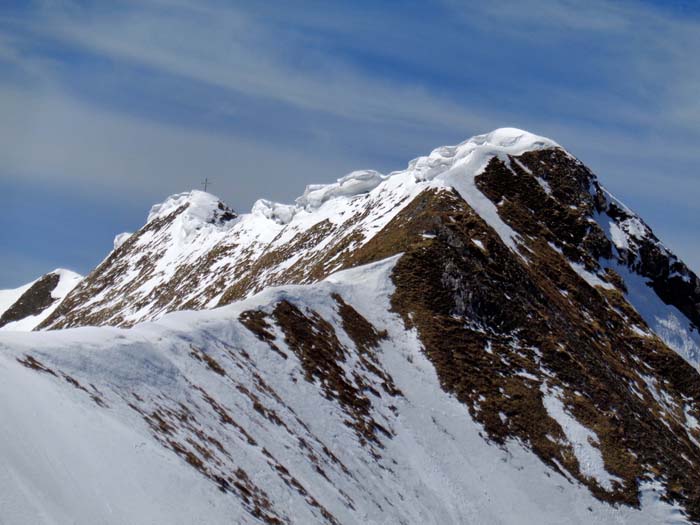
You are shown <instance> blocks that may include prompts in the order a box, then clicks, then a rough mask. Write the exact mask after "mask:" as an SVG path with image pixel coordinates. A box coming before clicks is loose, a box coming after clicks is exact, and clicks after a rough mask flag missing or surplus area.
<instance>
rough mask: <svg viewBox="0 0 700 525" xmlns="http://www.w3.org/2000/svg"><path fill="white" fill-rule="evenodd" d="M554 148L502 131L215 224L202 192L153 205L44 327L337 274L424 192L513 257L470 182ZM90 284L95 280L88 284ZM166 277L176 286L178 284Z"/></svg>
mask: <svg viewBox="0 0 700 525" xmlns="http://www.w3.org/2000/svg"><path fill="white" fill-rule="evenodd" d="M554 147H558V145H557V144H556V143H555V142H553V141H550V140H549V139H545V138H543V137H539V136H537V135H533V134H530V133H528V132H525V131H522V130H518V129H514V128H502V129H498V130H495V131H493V132H491V133H489V134H486V135H479V136H476V137H474V138H472V139H469V140H467V141H465V142H463V143H462V144H460V145H457V146H450V147H442V148H438V149H436V150H434V151H433V152H432V153H431V154H430V155H428V156H427V157H420V158H418V159H415V160H413V161H411V162H410V163H409V166H408V168H407V169H406V170H403V171H397V172H393V173H391V174H389V175H382V174H380V173H378V172H376V171H372V170H362V171H355V172H353V173H350V174H348V175H346V176H344V177H342V178H340V179H338V182H336V183H334V184H327V185H311V186H308V187H307V188H306V191H305V192H304V194H303V195H302V196H301V197H299V198H298V199H297V200H296V204H295V205H288V204H280V203H274V202H271V201H267V200H259V201H257V202H256V203H255V205H254V206H253V210H252V212H251V213H248V214H242V215H240V216H238V217H237V218H235V220H232V219H233V218H234V216H235V215H229V216H228V217H227V218H228V219H229V220H227V221H221V220H220V218H221V217H222V216H224V215H223V214H224V211H225V210H228V207H227V206H226V205H224V204H223V203H222V202H221V201H220V200H219V199H218V198H217V197H215V196H213V195H210V194H207V193H204V192H201V191H192V192H187V193H181V194H177V195H173V196H171V197H169V198H168V199H166V200H165V201H164V202H163V203H161V204H157V205H155V206H153V208H152V209H151V212H150V213H149V215H148V220H147V223H146V225H145V226H144V227H143V228H142V229H141V230H140V231H139V232H137V233H136V234H134V235H132V236H130V237H128V238H126V239H125V238H120V243H119V244H118V248H119V251H116V249H115V252H113V253H112V254H110V256H109V257H108V258H107V259H106V260H105V261H104V262H103V264H102V265H100V267H98V268H97V270H96V271H95V272H94V273H93V276H91V277H90V278H88V280H87V281H86V282H85V283H84V285H83V287H81V288H79V289H77V290H76V292H75V297H73V298H72V299H75V301H69V303H68V304H69V306H70V308H68V307H67V308H66V313H68V312H69V311H70V310H73V315H72V316H71V317H72V318H73V319H74V320H71V319H67V320H64V319H61V315H57V316H55V317H54V318H51V319H50V320H49V323H48V324H47V325H46V326H45V327H65V326H75V325H76V324H78V323H80V324H85V321H84V320H83V321H79V320H78V319H84V317H85V316H84V315H83V314H84V313H85V312H86V310H89V311H90V312H91V313H92V314H93V315H92V316H91V318H90V320H89V321H88V324H121V325H131V324H133V323H135V322H139V321H144V320H153V319H157V318H158V317H160V316H161V315H163V314H164V313H166V312H168V311H172V310H175V309H179V308H182V307H183V306H186V307H187V308H202V307H211V306H215V305H216V304H218V303H219V301H221V300H222V298H225V299H226V298H227V296H226V295H225V292H226V291H227V288H228V289H229V290H230V289H232V288H236V287H239V286H245V290H244V293H243V295H245V294H251V293H255V292H257V291H260V290H262V289H263V288H264V287H265V286H270V285H277V284H284V283H286V282H309V279H310V276H309V275H308V274H309V272H310V271H311V269H314V271H315V273H321V274H322V275H327V274H328V273H330V272H332V271H334V270H337V269H340V268H342V260H343V257H344V256H345V255H346V254H349V253H350V252H352V251H356V250H357V249H358V248H360V247H361V246H363V245H364V244H366V243H367V242H368V241H369V240H370V239H371V238H372V237H373V236H374V235H375V234H376V233H377V232H379V231H380V230H381V229H382V228H383V227H384V226H386V225H387V224H388V223H389V222H390V221H391V219H392V218H394V217H395V216H396V215H397V214H398V213H399V212H400V211H401V210H402V209H403V208H404V207H405V206H406V205H408V204H409V203H410V202H411V201H412V199H413V198H414V197H415V196H416V195H418V194H419V193H420V192H422V191H425V190H428V189H430V188H449V187H454V188H456V189H457V191H459V192H460V194H461V195H462V196H463V198H464V199H465V200H467V202H468V203H469V204H470V205H472V206H473V207H474V209H475V210H476V211H477V212H478V213H480V214H481V215H482V216H483V217H484V218H485V219H486V220H487V222H489V224H491V225H492V226H493V227H494V228H495V229H496V231H498V232H499V234H500V235H501V237H502V238H503V239H504V242H506V243H507V244H508V246H509V247H511V249H513V250H517V243H518V235H517V234H516V233H515V232H514V231H513V230H512V229H510V228H509V227H508V226H506V225H505V224H504V223H503V221H502V220H501V219H500V217H499V216H498V212H497V210H496V207H495V206H494V204H493V203H491V202H490V201H489V200H488V199H487V198H486V197H485V196H484V195H483V194H482V193H481V192H480V191H479V190H478V189H477V188H476V187H475V185H474V177H476V176H477V175H478V174H479V172H480V171H481V170H483V168H484V167H485V165H486V164H487V163H488V161H489V159H491V158H493V157H499V158H507V156H508V155H518V154H521V153H522V152H524V151H535V150H539V149H546V148H554ZM438 175H439V176H438ZM222 210H223V211H222ZM161 223H163V224H161ZM350 239H352V242H351V243H349V242H348V241H349V240H350ZM302 241H303V242H302ZM115 246H117V244H115ZM333 250H338V253H337V254H336V255H335V257H334V258H333V259H332V260H326V261H323V262H322V264H321V265H322V268H313V266H312V265H310V264H309V261H311V260H313V259H314V258H316V259H318V258H320V257H322V256H323V255H324V254H327V253H329V252H333ZM126 252H128V253H126ZM213 254H215V256H213ZM277 254H279V255H277ZM265 257H267V258H268V259H269V260H270V262H271V264H270V265H268V266H267V267H265V268H256V272H255V275H252V274H250V273H246V272H245V271H242V270H243V269H244V268H246V267H252V266H253V264H254V261H256V260H260V259H261V258H263V259H264V258H265ZM277 257H279V258H280V260H279V261H276V259H277ZM97 274H101V275H97ZM107 276H109V277H107ZM93 277H94V278H99V277H103V279H102V280H101V282H99V283H93V282H92V281H93ZM174 278H180V279H182V285H180V284H178V283H177V282H173V279H174ZM91 284H93V286H91ZM173 286H175V287H176V288H177V293H175V291H172V292H171V290H168V293H167V297H164V296H163V294H162V293H159V290H160V289H162V288H168V289H170V288H172V287H173ZM79 295H80V296H81V297H79ZM237 297H240V295H236V298H237ZM226 300H228V299H226ZM81 303H82V304H81ZM134 304H138V305H141V306H140V307H138V308H134V307H133V305H134ZM98 311H99V313H98ZM60 313H62V312H59V314H60Z"/></svg>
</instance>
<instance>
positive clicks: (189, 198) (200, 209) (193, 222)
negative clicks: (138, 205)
mask: <svg viewBox="0 0 700 525" xmlns="http://www.w3.org/2000/svg"><path fill="white" fill-rule="evenodd" d="M180 209H183V211H182V213H181V214H180V215H179V219H180V221H181V222H182V223H183V225H187V226H189V227H190V228H196V227H198V226H201V225H203V224H221V223H225V222H227V221H230V220H231V219H234V218H235V217H236V214H235V212H234V211H233V210H231V209H230V208H229V207H228V206H226V205H225V204H224V203H223V202H222V201H221V199H219V198H218V197H217V196H215V195H212V194H211V193H207V192H205V191H200V190H192V191H188V192H184V193H177V194H175V195H171V196H170V197H168V198H167V199H165V200H164V201H163V202H162V203H160V204H155V205H153V206H152V207H151V211H150V212H149V213H148V218H147V219H146V224H148V223H151V222H153V221H155V220H157V219H164V218H166V217H168V216H169V215H170V214H172V213H174V212H176V211H178V210H180Z"/></svg>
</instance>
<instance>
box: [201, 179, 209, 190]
mask: <svg viewBox="0 0 700 525" xmlns="http://www.w3.org/2000/svg"><path fill="white" fill-rule="evenodd" d="M210 184H211V181H210V180H209V179H208V178H207V179H204V181H203V182H202V186H204V191H207V188H208V187H209V185H210Z"/></svg>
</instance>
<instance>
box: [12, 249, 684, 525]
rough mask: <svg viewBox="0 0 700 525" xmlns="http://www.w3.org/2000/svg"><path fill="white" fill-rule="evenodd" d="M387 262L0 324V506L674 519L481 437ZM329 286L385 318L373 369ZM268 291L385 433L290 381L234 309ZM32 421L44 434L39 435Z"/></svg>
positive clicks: (86, 515) (16, 510) (94, 516)
mask: <svg viewBox="0 0 700 525" xmlns="http://www.w3.org/2000/svg"><path fill="white" fill-rule="evenodd" d="M396 260H397V258H396V257H394V258H392V259H390V260H387V261H383V262H380V263H377V264H373V265H369V266H365V267H359V268H356V269H353V270H348V271H344V272H340V273H337V274H334V275H332V276H331V277H329V278H328V279H327V280H325V281H324V282H321V283H317V284H315V285H313V286H288V287H283V288H278V289H269V290H266V291H265V292H263V293H261V294H259V295H256V296H254V297H251V298H250V299H247V300H245V301H243V302H240V303H235V304H232V305H230V306H227V307H224V308H220V309H217V310H212V311H205V312H198V313H195V312H181V313H175V314H171V315H168V316H166V317H164V318H163V319H162V320H161V321H159V322H157V323H152V324H143V325H140V326H138V327H135V328H132V329H129V330H123V329H115V328H82V329H75V330H65V331H59V332H52V333H32V334H19V333H17V334H3V335H2V336H0V378H1V380H0V406H2V409H3V413H4V414H6V415H9V417H10V418H11V420H12V421H13V425H3V428H2V430H0V455H2V460H3V464H4V465H6V468H5V469H3V473H2V474H0V489H1V490H0V503H1V504H2V507H3V509H4V511H3V518H4V519H6V520H8V522H9V523H27V522H31V523H36V524H43V523H55V522H56V521H58V522H64V521H66V520H70V521H71V522H76V523H81V524H82V523H86V524H87V523H105V524H111V523H114V524H121V523H135V522H143V521H144V520H146V521H149V522H151V521H152V522H157V523H183V524H184V523H191V522H193V521H199V522H206V523H229V522H231V521H232V520H233V521H235V522H236V523H251V524H252V523H259V522H260V521H259V519H262V520H263V521H265V522H268V523H273V522H275V521H274V520H279V521H280V522H283V523H286V522H290V523H343V524H346V523H347V524H349V523H359V522H362V523H434V524H450V523H454V524H457V523H494V524H521V523H525V522H527V523H544V522H546V523H564V522H566V523H582V524H583V523H586V524H587V523H612V522H615V523H630V524H633V523H634V524H645V523H649V524H651V523H684V522H685V520H684V518H683V514H682V512H681V510H680V509H679V508H678V507H675V506H673V505H671V504H668V503H665V502H664V501H662V500H661V499H660V498H659V497H658V495H660V494H663V488H662V487H660V486H659V487H656V489H655V490H656V491H657V492H654V489H652V488H651V487H647V486H644V488H643V489H642V494H641V500H642V506H641V508H640V509H634V508H630V507H612V506H609V505H607V504H605V503H602V502H600V501H598V500H596V499H595V498H593V497H592V496H591V494H590V493H589V492H588V490H587V489H586V488H584V487H583V486H581V485H579V484H577V483H571V482H570V481H569V480H567V479H566V478H565V477H564V476H562V475H561V474H559V473H557V472H555V471H554V470H551V469H549V468H547V467H545V466H544V465H543V464H542V463H541V462H540V461H539V460H538V459H537V458H536V457H535V456H534V455H533V454H532V453H530V452H528V451H527V450H526V449H524V448H523V447H522V446H521V445H520V444H519V443H517V442H515V441H514V442H512V443H509V444H508V445H507V446H505V447H502V448H499V447H495V446H493V445H491V444H489V443H487V442H486V441H485V440H484V439H483V438H482V432H483V428H482V427H481V426H480V425H478V424H476V423H475V422H474V421H472V420H471V419H470V418H469V416H468V415H467V414H466V413H465V411H464V407H463V405H462V404H461V403H459V402H458V401H456V400H455V399H454V398H453V397H452V396H449V395H447V394H446V393H444V392H443V391H442V389H441V388H440V385H439V382H438V378H437V377H436V374H435V372H434V370H433V367H432V366H431V363H430V362H429V361H428V360H427V359H426V357H425V355H424V354H423V352H422V350H421V343H420V341H419V340H418V339H417V337H416V333H415V331H407V330H406V329H405V327H404V325H403V323H402V322H401V321H400V319H399V318H398V317H397V316H396V314H393V313H391V312H390V305H389V297H390V295H391V293H392V290H393V286H392V284H391V280H390V278H389V274H390V272H391V271H392V268H393V266H394V264H395V263H396ZM334 294H337V296H338V297H341V298H342V300H343V301H344V302H345V303H346V304H347V305H350V306H351V307H353V308H354V309H355V310H356V311H357V312H358V313H359V314H360V315H361V316H363V317H365V318H367V319H372V323H373V324H374V326H376V328H377V329H379V330H386V336H385V338H384V339H383V340H382V342H381V343H380V346H379V347H377V348H376V351H375V353H374V358H373V359H376V361H374V363H375V364H374V365H373V366H374V369H375V370H376V371H377V372H371V371H370V370H368V369H365V368H364V366H363V365H362V359H361V354H360V348H359V347H358V346H357V343H356V342H355V340H354V339H353V336H352V335H351V333H350V332H346V328H344V326H345V325H344V323H343V319H342V318H341V317H340V314H339V310H338V302H337V301H338V300H337V299H335V298H334V297H335V296H334ZM280 301H286V302H288V303H291V304H293V305H295V307H296V308H299V309H300V311H301V312H305V313H306V315H310V316H313V315H318V316H320V317H321V318H322V319H324V320H325V322H327V323H329V326H332V330H333V331H334V332H335V333H336V334H337V337H338V339H339V341H340V342H341V344H342V346H343V348H344V352H346V357H345V358H344V361H343V362H342V363H341V365H342V370H343V373H344V374H346V375H347V377H348V378H350V377H353V374H355V379H353V380H351V381H358V380H360V379H362V380H363V381H368V382H369V383H368V384H370V385H372V388H371V390H369V391H368V393H367V396H368V400H369V402H370V407H371V408H370V412H369V417H371V418H373V419H374V420H376V421H377V422H378V423H380V424H381V425H382V426H383V427H384V428H385V429H386V431H387V432H388V434H387V435H383V434H381V433H380V434H379V436H380V437H379V443H381V447H377V446H375V445H373V444H372V443H365V444H363V442H362V440H361V439H359V437H358V435H357V434H356V433H355V432H354V431H353V430H352V428H350V427H349V426H348V425H347V423H346V420H347V418H348V413H347V412H345V411H344V409H342V408H341V407H340V406H339V405H338V404H336V403H335V402H334V401H333V400H332V399H329V398H328V397H327V396H325V395H324V394H323V391H322V382H321V381H318V380H315V381H311V382H309V381H308V380H304V375H305V372H304V368H303V363H302V362H301V361H300V360H299V359H298V358H297V356H296V355H295V351H294V350H293V348H292V347H291V346H290V344H289V343H288V341H287V340H285V337H284V332H283V330H284V328H283V327H281V326H279V325H275V326H271V327H270V328H269V330H271V331H272V333H273V334H274V338H273V340H272V341H271V342H272V343H273V344H274V345H275V346H276V348H277V351H272V350H271V346H270V344H268V343H267V342H265V341H262V340H260V339H259V338H257V337H256V336H255V335H254V333H253V332H251V331H249V330H248V329H247V328H246V327H245V326H244V325H243V324H242V323H241V321H240V320H238V319H240V317H239V316H240V315H241V314H243V313H244V312H248V311H251V310H256V309H261V310H262V311H263V312H271V311H273V310H274V308H275V305H277V304H279V303H280ZM312 312H315V314H313V313H312ZM283 355H284V356H286V357H283ZM205 356H206V357H205ZM30 357H31V359H30ZM17 359H19V360H21V361H22V362H23V363H24V365H25V366H24V367H23V366H21V363H18V362H17ZM375 373H385V374H386V375H387V377H389V378H391V380H392V381H393V382H394V383H395V387H396V389H397V391H398V392H400V394H396V393H394V394H390V393H388V392H389V391H385V390H383V389H382V387H381V386H380V384H379V383H377V382H376V381H377V380H379V379H380V378H379V376H376V375H375ZM357 374H359V375H357ZM348 380H350V379H348ZM25 392H26V393H28V395H20V393H25ZM372 392H373V393H372ZM253 406H255V407H257V408H253ZM28 414H38V417H29V416H28ZM39 421H41V422H44V423H49V422H50V425H51V427H52V429H53V431H52V432H51V433H50V434H49V433H46V432H43V431H41V430H40V428H38V426H37V425H38V422H39ZM226 422H230V423H226ZM301 443H303V444H304V445H303V446H300V444H301ZM34 451H38V452H39V453H38V454H37V453H35V452H34ZM55 458H61V460H62V461H61V462H57V463H55V462H54V461H55ZM198 471H199V472H198ZM219 472H220V473H221V475H224V476H231V475H232V473H234V472H236V473H237V474H236V475H235V476H237V480H238V481H236V483H238V484H239V485H240V486H241V487H243V489H238V488H237V487H236V486H234V485H228V484H224V485H221V484H219V488H222V487H224V488H223V489H222V490H219V488H217V483H216V482H215V481H214V479H215V476H216V475H218V474H217V473H219ZM202 474H203V475H202ZM233 479H236V478H235V477H234V478H233ZM226 483H228V482H226ZM146 494H147V495H148V497H144V496H145V495H146ZM254 516H257V518H256V517H254ZM524 519H526V521H523V520H524Z"/></svg>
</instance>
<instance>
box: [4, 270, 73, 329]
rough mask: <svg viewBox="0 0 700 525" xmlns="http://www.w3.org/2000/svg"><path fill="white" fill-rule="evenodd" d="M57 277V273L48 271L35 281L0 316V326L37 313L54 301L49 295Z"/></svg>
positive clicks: (54, 286)
mask: <svg viewBox="0 0 700 525" xmlns="http://www.w3.org/2000/svg"><path fill="white" fill-rule="evenodd" d="M59 279H60V277H59V275H58V274H55V273H49V274H46V275H44V276H43V277H42V278H40V279H39V280H38V281H37V282H35V283H34V284H33V285H32V286H31V288H29V290H27V291H26V292H25V293H24V294H23V295H22V296H21V297H20V298H19V299H18V300H17V302H16V303H15V304H13V305H12V306H11V307H10V308H8V309H7V310H6V311H5V312H4V313H3V314H2V316H0V327H2V326H5V325H6V324H7V323H11V322H13V321H19V320H20V319H24V318H25V317H28V316H31V315H38V314H40V313H41V312H43V311H44V310H45V309H46V308H48V307H49V306H51V305H52V304H53V303H54V302H55V301H56V299H54V298H53V297H52V296H51V292H53V290H54V289H55V288H56V285H57V284H58V281H59Z"/></svg>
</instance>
